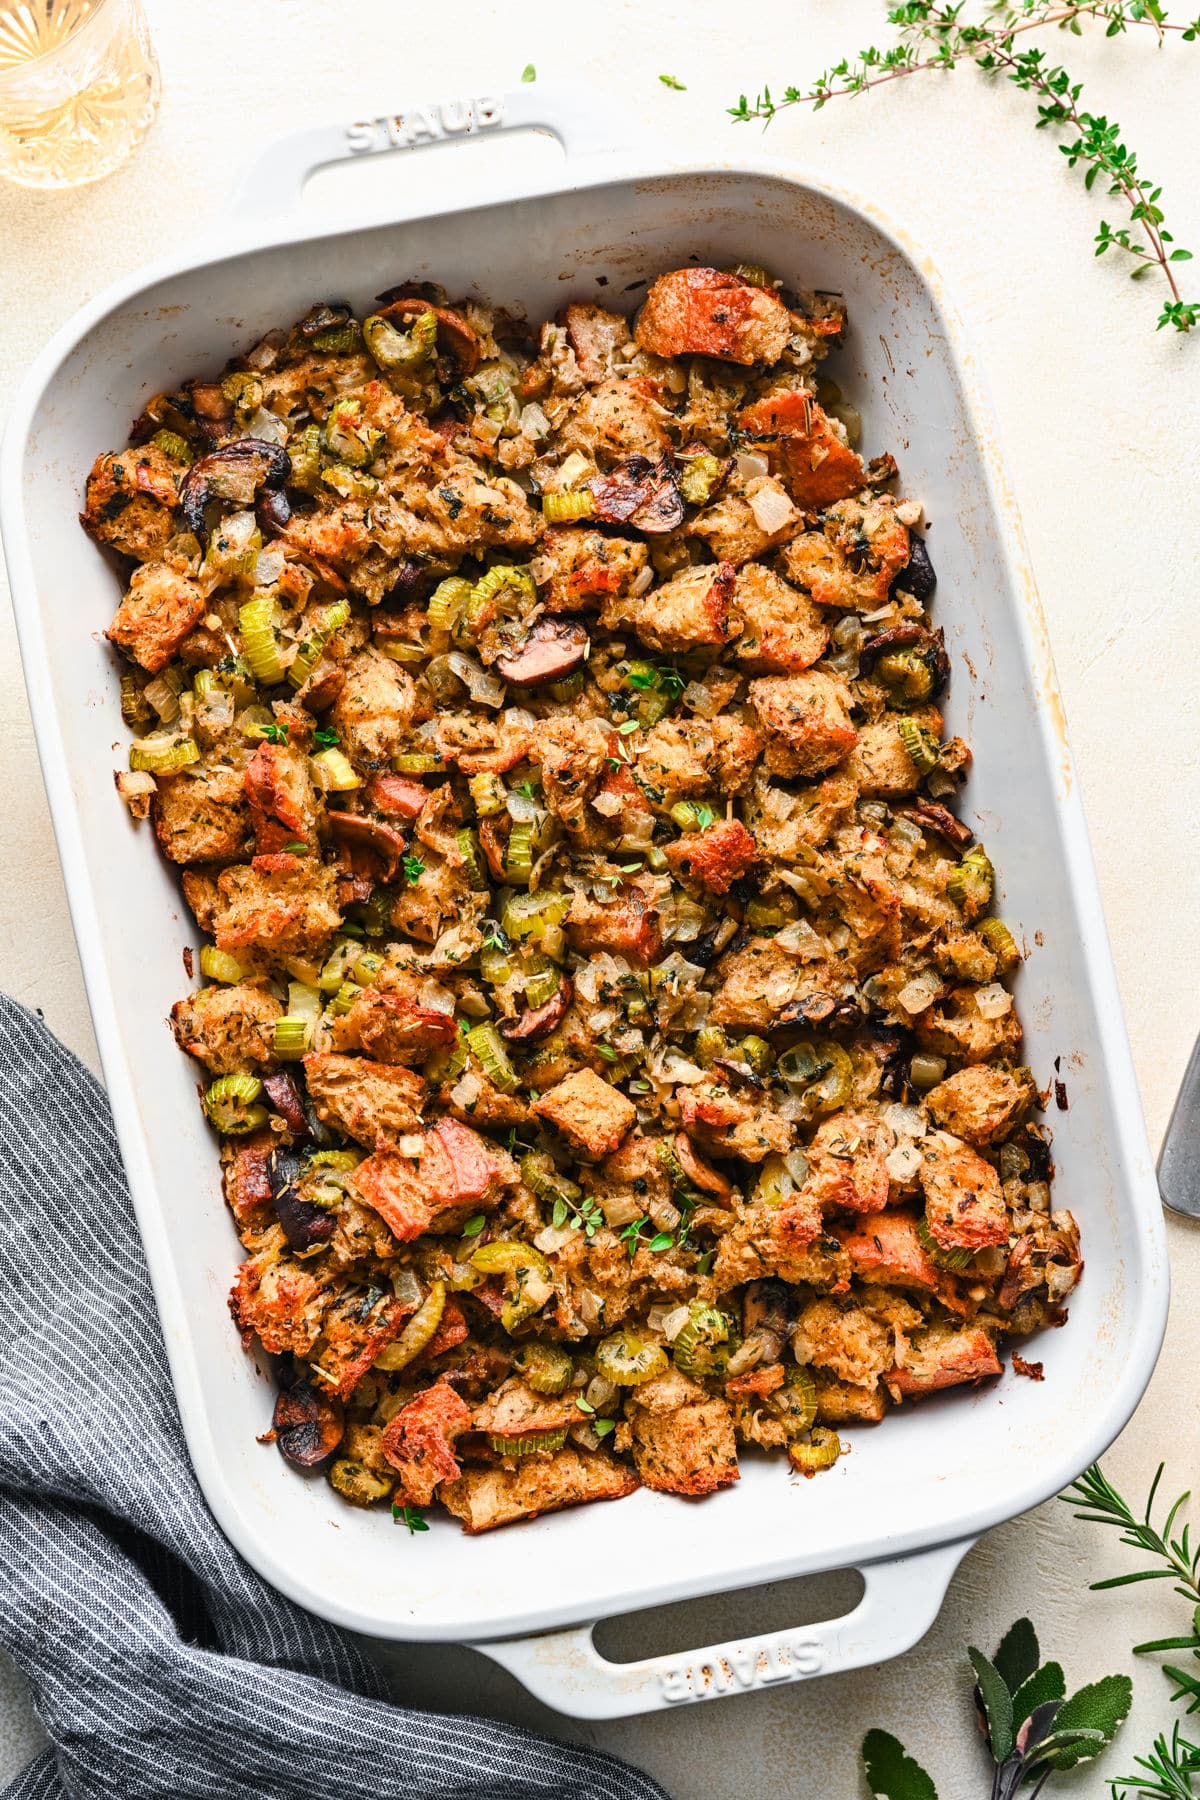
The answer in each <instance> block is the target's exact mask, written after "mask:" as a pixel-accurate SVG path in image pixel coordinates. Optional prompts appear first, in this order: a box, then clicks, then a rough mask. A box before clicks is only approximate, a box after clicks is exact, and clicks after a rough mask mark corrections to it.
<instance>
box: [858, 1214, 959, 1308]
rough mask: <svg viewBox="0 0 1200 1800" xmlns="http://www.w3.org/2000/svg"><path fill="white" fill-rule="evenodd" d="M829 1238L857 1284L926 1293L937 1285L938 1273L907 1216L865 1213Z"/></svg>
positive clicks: (913, 1220)
mask: <svg viewBox="0 0 1200 1800" xmlns="http://www.w3.org/2000/svg"><path fill="white" fill-rule="evenodd" d="M833 1235H834V1236H835V1237H836V1238H837V1239H838V1241H839V1243H840V1244H841V1246H842V1248H843V1249H844V1250H845V1251H846V1254H847V1255H848V1256H849V1258H850V1267H851V1269H852V1270H853V1272H854V1274H855V1275H856V1276H857V1277H858V1279H859V1280H860V1281H871V1282H879V1283H884V1284H887V1285H888V1286H891V1287H903V1288H917V1289H919V1290H921V1291H922V1292H925V1293H930V1294H932V1293H934V1292H935V1291H936V1290H937V1288H938V1287H939V1285H940V1279H941V1278H940V1275H939V1272H938V1270H937V1268H936V1267H935V1266H934V1264H933V1262H932V1261H931V1260H930V1257H929V1253H928V1251H927V1250H926V1249H925V1248H924V1246H923V1245H922V1243H921V1240H920V1238H919V1237H918V1236H917V1221H916V1220H915V1219H914V1218H913V1216H912V1214H911V1213H907V1212H899V1211H889V1212H878V1213H867V1214H864V1215H862V1216H861V1217H859V1218H856V1219H853V1220H850V1221H847V1222H846V1223H844V1224H837V1225H835V1226H834V1227H833Z"/></svg>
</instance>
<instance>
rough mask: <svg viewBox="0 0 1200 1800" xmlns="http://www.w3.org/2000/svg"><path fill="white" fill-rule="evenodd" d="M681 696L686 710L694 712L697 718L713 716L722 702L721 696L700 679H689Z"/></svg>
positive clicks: (710, 717)
mask: <svg viewBox="0 0 1200 1800" xmlns="http://www.w3.org/2000/svg"><path fill="white" fill-rule="evenodd" d="M681 698H682V700H683V704H684V705H685V706H686V707H687V709H688V711H689V712H694V713H695V715H696V717H697V718H698V719H712V718H715V717H716V715H717V714H718V713H719V712H720V710H721V707H722V705H723V704H724V702H723V699H722V696H721V695H720V694H715V693H714V692H713V690H712V689H711V688H710V687H706V686H705V684H704V683H703V682H702V681H689V682H688V684H687V686H686V687H685V688H684V690H683V694H682V696H681Z"/></svg>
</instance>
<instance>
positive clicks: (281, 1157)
mask: <svg viewBox="0 0 1200 1800" xmlns="http://www.w3.org/2000/svg"><path fill="white" fill-rule="evenodd" d="M302 1168H303V1161H302V1158H301V1157H300V1155H299V1154H298V1153H297V1152H296V1151H295V1150H291V1149H288V1148H286V1147H285V1146H284V1145H282V1144H281V1145H279V1146H278V1148H276V1149H274V1150H272V1152H271V1154H270V1156H268V1158H267V1180H268V1181H269V1182H270V1184H271V1203H272V1205H273V1206H274V1208H275V1217H276V1218H277V1219H278V1220H279V1223H280V1224H281V1225H282V1227H283V1235H284V1237H285V1238H286V1239H287V1241H288V1243H289V1245H290V1246H291V1248H292V1249H293V1250H311V1249H312V1248H313V1246H314V1245H316V1244H326V1243H328V1242H329V1239H330V1238H331V1237H332V1236H333V1233H334V1230H335V1228H336V1225H337V1221H336V1219H335V1218H334V1216H333V1214H332V1213H328V1212H326V1211H325V1209H324V1207H321V1206H314V1205H313V1204H312V1202H311V1201H309V1200H305V1199H304V1198H303V1197H302V1196H301V1193H300V1185H299V1184H300V1172H301V1169H302Z"/></svg>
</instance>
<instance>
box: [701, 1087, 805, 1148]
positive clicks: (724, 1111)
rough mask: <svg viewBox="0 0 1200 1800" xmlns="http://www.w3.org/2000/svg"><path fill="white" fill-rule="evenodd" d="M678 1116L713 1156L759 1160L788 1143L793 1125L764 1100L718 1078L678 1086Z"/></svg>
mask: <svg viewBox="0 0 1200 1800" xmlns="http://www.w3.org/2000/svg"><path fill="white" fill-rule="evenodd" d="M678 1094H679V1117H680V1119H681V1121H682V1123H683V1129H684V1130H685V1131H686V1132H687V1133H688V1135H689V1136H690V1137H696V1138H699V1140H700V1142H701V1143H702V1144H705V1145H707V1146H708V1148H709V1149H710V1150H712V1151H713V1152H714V1153H715V1154H716V1155H717V1156H740V1157H741V1158H742V1160H743V1162H753V1163H760V1162H762V1161H763V1159H764V1157H767V1156H770V1155H771V1153H772V1152H773V1151H777V1152H778V1153H779V1154H780V1155H781V1156H782V1155H784V1154H785V1153H786V1152H787V1151H788V1150H790V1149H791V1147H792V1135H793V1127H792V1126H791V1125H789V1123H788V1121H787V1120H786V1119H781V1118H780V1116H779V1114H778V1113H777V1112H776V1111H775V1110H774V1108H773V1107H772V1106H771V1105H770V1104H769V1102H767V1101H766V1100H755V1099H754V1098H752V1097H751V1096H750V1095H749V1094H741V1093H739V1094H735V1093H733V1092H731V1090H730V1089H729V1088H727V1087H722V1086H721V1084H720V1083H719V1082H715V1081H705V1082H700V1083H699V1084H698V1085H697V1086H695V1087H681V1088H680V1089H679V1090H678Z"/></svg>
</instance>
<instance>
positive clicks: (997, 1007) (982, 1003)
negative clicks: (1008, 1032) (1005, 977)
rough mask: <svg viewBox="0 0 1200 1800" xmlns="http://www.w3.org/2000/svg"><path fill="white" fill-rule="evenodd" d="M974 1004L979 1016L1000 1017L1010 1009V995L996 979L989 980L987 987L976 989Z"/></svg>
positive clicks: (987, 1017)
mask: <svg viewBox="0 0 1200 1800" xmlns="http://www.w3.org/2000/svg"><path fill="white" fill-rule="evenodd" d="M975 1005H976V1006H977V1008H978V1009H979V1015H980V1017H981V1018H984V1019H1002V1018H1003V1017H1004V1015H1005V1013H1008V1012H1011V1011H1012V995H1011V994H1010V993H1009V991H1008V989H1007V988H1002V987H1001V986H1000V983H999V982H998V981H991V982H989V983H988V985H987V987H981V988H979V989H978V991H977V992H976V995H975Z"/></svg>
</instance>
